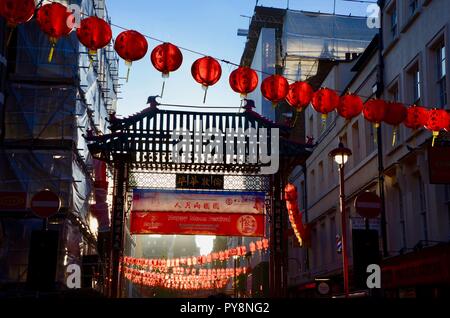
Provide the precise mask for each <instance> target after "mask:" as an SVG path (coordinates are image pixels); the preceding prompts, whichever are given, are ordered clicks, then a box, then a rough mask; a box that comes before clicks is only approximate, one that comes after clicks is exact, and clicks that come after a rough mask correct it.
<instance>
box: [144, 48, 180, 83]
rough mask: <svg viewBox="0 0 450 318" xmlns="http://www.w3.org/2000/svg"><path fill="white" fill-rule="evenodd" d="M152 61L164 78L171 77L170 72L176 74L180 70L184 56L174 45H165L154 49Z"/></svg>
mask: <svg viewBox="0 0 450 318" xmlns="http://www.w3.org/2000/svg"><path fill="white" fill-rule="evenodd" d="M151 61H152V64H153V66H154V67H155V68H156V69H157V70H158V71H160V72H161V73H162V75H163V77H169V73H170V72H175V71H176V70H178V69H179V68H180V66H181V64H182V63H183V54H181V51H180V49H179V48H178V47H176V46H175V45H173V44H172V43H163V44H160V45H158V46H157V47H155V48H154V49H153V51H152V54H151Z"/></svg>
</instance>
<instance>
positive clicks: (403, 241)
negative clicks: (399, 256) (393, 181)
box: [397, 187, 407, 249]
mask: <svg viewBox="0 0 450 318" xmlns="http://www.w3.org/2000/svg"><path fill="white" fill-rule="evenodd" d="M397 200H398V214H399V223H400V231H401V232H400V233H401V236H402V237H401V244H402V249H406V248H407V243H406V221H405V210H404V205H403V193H402V190H401V189H400V187H397Z"/></svg>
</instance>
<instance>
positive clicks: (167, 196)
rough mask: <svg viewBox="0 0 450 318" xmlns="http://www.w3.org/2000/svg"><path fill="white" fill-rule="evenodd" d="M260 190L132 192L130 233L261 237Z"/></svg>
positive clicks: (262, 197) (263, 202)
mask: <svg viewBox="0 0 450 318" xmlns="http://www.w3.org/2000/svg"><path fill="white" fill-rule="evenodd" d="M264 210H265V194H264V193H263V192H211V191H189V190H187V191H182V190H165V191H164V190H158V191H155V190H148V189H135V190H134V191H133V205H132V212H131V232H132V233H133V234H192V235H194V234H203V235H224V236H264V229H265V226H264V220H265V219H264Z"/></svg>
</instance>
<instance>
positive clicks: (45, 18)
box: [36, 2, 74, 63]
mask: <svg viewBox="0 0 450 318" xmlns="http://www.w3.org/2000/svg"><path fill="white" fill-rule="evenodd" d="M69 18H71V19H74V17H73V15H72V13H70V12H68V11H67V7H66V6H64V5H62V4H60V3H57V2H52V3H49V4H45V5H43V6H42V7H41V8H40V9H39V11H38V12H37V15H36V19H37V22H38V25H39V27H40V28H41V30H42V31H43V32H44V33H45V34H47V35H48V37H49V39H50V44H51V49H50V54H49V56H48V62H49V63H50V62H51V61H52V60H53V52H54V50H55V47H56V43H57V41H58V40H59V39H60V38H62V37H64V36H67V35H69V34H70V33H71V32H72V29H71V28H70V27H69V26H68V21H69Z"/></svg>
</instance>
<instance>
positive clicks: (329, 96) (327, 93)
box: [312, 88, 339, 120]
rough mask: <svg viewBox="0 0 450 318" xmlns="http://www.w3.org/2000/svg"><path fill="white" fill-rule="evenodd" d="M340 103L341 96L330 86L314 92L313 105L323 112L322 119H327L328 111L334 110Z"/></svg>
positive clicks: (319, 111)
mask: <svg viewBox="0 0 450 318" xmlns="http://www.w3.org/2000/svg"><path fill="white" fill-rule="evenodd" d="M338 105H339V96H338V95H337V94H336V93H335V91H333V90H331V89H329V88H321V89H319V90H318V91H317V92H315V93H314V96H313V99H312V106H313V108H314V109H315V110H316V111H317V112H318V113H321V114H322V119H323V120H326V118H327V116H328V113H330V112H332V111H333V110H335V109H336V107H337V106H338Z"/></svg>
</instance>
